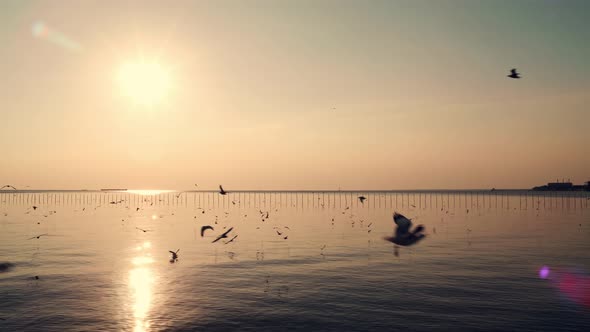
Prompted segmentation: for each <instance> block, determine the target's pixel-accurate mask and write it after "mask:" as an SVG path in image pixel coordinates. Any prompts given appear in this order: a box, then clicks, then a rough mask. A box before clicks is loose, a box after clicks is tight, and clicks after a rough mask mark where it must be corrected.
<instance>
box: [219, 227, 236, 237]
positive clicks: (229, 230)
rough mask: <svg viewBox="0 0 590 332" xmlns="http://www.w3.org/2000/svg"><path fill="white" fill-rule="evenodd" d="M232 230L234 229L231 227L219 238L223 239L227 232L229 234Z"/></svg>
mask: <svg viewBox="0 0 590 332" xmlns="http://www.w3.org/2000/svg"><path fill="white" fill-rule="evenodd" d="M232 229H234V228H233V227H231V228H230V229H228V230H227V231H225V233H223V234H222V235H221V236H223V237H227V234H228V233H229V232H231V230H232Z"/></svg>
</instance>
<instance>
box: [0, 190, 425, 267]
mask: <svg viewBox="0 0 590 332" xmlns="http://www.w3.org/2000/svg"><path fill="white" fill-rule="evenodd" d="M4 188H10V189H13V190H17V189H16V188H15V187H14V186H11V185H5V186H3V187H2V188H0V189H4ZM219 194H220V195H223V196H225V195H228V194H229V192H228V191H226V190H225V189H224V188H223V186H222V185H219ZM179 195H180V194H179ZM357 199H358V200H359V202H360V203H361V204H364V202H365V201H366V200H367V197H365V196H358V197H357ZM121 203H123V200H118V201H111V202H109V204H121ZM232 203H234V204H235V201H232ZM37 208H38V207H37V206H32V209H33V210H37ZM95 209H96V208H95ZM348 209H349V208H348V207H347V208H346V210H348ZM83 210H85V208H83ZM202 210H203V211H202V213H205V210H204V209H202ZM136 211H139V207H138V208H136ZM29 212H30V211H27V212H26V213H27V214H28V213H29ZM55 212H56V211H50V214H53V213H55ZM259 212H260V218H261V220H262V221H263V222H264V221H265V220H267V219H268V218H269V217H270V212H269V211H262V210H260V211H259ZM225 213H226V214H227V212H225ZM343 213H345V212H343ZM46 216H47V215H46ZM245 216H247V215H245ZM162 217H163V216H162V215H161V216H160V218H162ZM351 217H352V215H351ZM195 218H196V216H195ZM124 220H125V219H122V221H124ZM393 221H394V223H395V226H396V229H395V231H394V233H393V236H387V237H384V239H385V240H387V241H389V242H391V243H393V244H395V245H396V248H397V246H411V245H414V244H416V243H418V242H419V241H420V240H422V239H423V238H424V237H425V236H426V235H425V234H424V230H425V228H424V226H423V225H418V226H417V227H415V228H414V229H411V226H412V220H411V219H409V218H407V217H405V216H404V215H402V214H400V213H397V212H396V213H394V215H393ZM360 222H361V225H362V223H363V220H360ZM215 224H217V216H216V220H215ZM332 225H334V218H332ZM352 225H353V227H354V221H353V224H352ZM371 225H372V223H369V224H368V225H367V228H368V232H369V233H370V232H371V228H370V226H371ZM257 228H259V227H257ZM135 229H137V230H138V231H140V232H143V233H147V232H152V231H153V230H151V229H146V228H141V227H135ZM233 230H234V228H233V227H230V228H229V229H227V230H225V227H224V231H223V232H222V233H221V234H219V235H218V236H216V237H215V239H214V240H213V241H212V243H216V242H219V241H222V240H223V241H222V242H223V243H224V244H230V243H232V242H234V241H235V240H236V238H237V237H238V235H237V234H232V231H233ZM273 230H274V231H275V232H276V234H277V235H278V236H280V237H282V238H283V239H284V240H287V239H288V238H289V236H288V234H285V232H286V231H287V230H290V228H289V227H288V226H284V227H274V228H273ZM210 231H211V232H212V231H215V228H214V226H212V225H204V226H202V227H201V230H200V235H201V237H205V235H206V234H207V233H208V232H210ZM44 236H50V235H49V234H48V233H42V234H38V235H35V236H32V237H30V238H28V240H34V239H40V238H41V237H44ZM325 248H326V246H325V245H324V246H322V247H321V248H320V249H321V255H324V249H325ZM179 251H180V249H177V250H176V251H172V250H169V253H170V254H171V259H170V262H171V263H174V262H176V261H177V260H178V257H179V255H178V253H179ZM9 268H12V265H7V266H2V270H7V269H9ZM36 278H37V279H38V276H36Z"/></svg>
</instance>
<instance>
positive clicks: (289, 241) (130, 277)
mask: <svg viewBox="0 0 590 332" xmlns="http://www.w3.org/2000/svg"><path fill="white" fill-rule="evenodd" d="M361 196H362V197H364V198H365V199H364V200H363V201H362V202H361V199H359V197H361ZM394 212H397V213H401V214H403V215H404V216H406V217H407V218H409V219H411V220H412V223H413V227H415V226H418V225H423V226H424V227H425V234H426V237H425V238H424V239H423V240H422V241H420V242H418V243H416V244H415V245H412V246H408V247H396V246H395V245H394V244H392V243H391V242H388V241H386V240H385V239H384V237H386V236H391V235H392V234H393V232H394V230H395V224H394V222H393V219H392V215H393V213H394ZM203 226H211V227H210V228H205V229H204V233H203V234H201V229H202V227H203ZM224 234H225V236H226V237H221V236H222V235H224ZM218 237H220V239H219V240H217V241H216V242H215V240H216V239H217V238H218ZM172 252H174V253H175V254H176V256H177V257H176V259H172V258H173V255H172ZM296 330H299V331H460V330H462V331H590V196H589V194H588V193H584V192H533V191H508V190H495V191H489V190H469V191H355V192H345V191H335V192H334V191H329V192H328V191H327V192H311V191H304V192H301V191H233V192H232V191H230V192H229V193H227V194H226V195H221V194H220V193H218V192H212V191H210V192H207V191H191V192H176V191H157V190H153V191H141V190H138V191H107V192H100V191H24V192H23V191H19V192H16V191H2V192H0V331H296Z"/></svg>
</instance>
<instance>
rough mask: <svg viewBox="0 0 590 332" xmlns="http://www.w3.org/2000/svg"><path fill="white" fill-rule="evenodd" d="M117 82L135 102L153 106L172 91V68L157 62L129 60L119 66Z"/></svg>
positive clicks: (124, 92) (123, 91)
mask: <svg viewBox="0 0 590 332" xmlns="http://www.w3.org/2000/svg"><path fill="white" fill-rule="evenodd" d="M117 83H118V85H119V88H120V89H121V92H122V93H123V94H124V95H125V96H127V97H129V98H131V100H133V102H134V103H135V104H137V105H141V106H147V107H152V106H155V105H157V104H160V103H162V102H163V101H165V99H166V97H167V96H168V94H169V92H170V88H171V81H170V70H168V69H167V68H165V67H164V66H162V65H161V64H159V63H157V62H146V61H138V62H128V63H124V64H123V65H121V66H120V67H119V70H118V72H117Z"/></svg>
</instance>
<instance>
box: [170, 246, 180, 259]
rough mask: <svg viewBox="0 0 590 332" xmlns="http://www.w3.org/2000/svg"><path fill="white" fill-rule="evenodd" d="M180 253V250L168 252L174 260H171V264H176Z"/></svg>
mask: <svg viewBox="0 0 590 332" xmlns="http://www.w3.org/2000/svg"><path fill="white" fill-rule="evenodd" d="M179 251H180V249H178V250H176V251H172V250H168V252H169V253H171V254H172V259H170V262H174V261H175V260H177V259H178V252H179Z"/></svg>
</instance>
